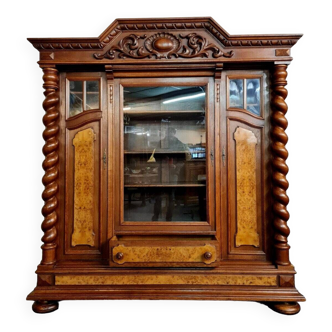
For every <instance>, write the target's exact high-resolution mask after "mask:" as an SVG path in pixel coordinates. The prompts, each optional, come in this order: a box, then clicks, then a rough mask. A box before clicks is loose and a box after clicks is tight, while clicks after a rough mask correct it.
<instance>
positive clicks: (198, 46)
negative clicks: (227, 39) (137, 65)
mask: <svg viewBox="0 0 332 332" xmlns="http://www.w3.org/2000/svg"><path fill="white" fill-rule="evenodd" d="M143 40H144V42H141V41H143ZM209 51H211V52H212V56H213V57H214V58H219V57H222V56H223V57H226V58H231V57H232V56H233V54H234V53H233V51H230V52H222V50H221V49H220V48H218V47H217V46H216V45H215V44H213V43H209V41H208V40H207V39H206V38H204V37H202V36H201V35H199V34H197V33H190V34H188V35H185V34H179V35H178V37H177V36H175V35H173V34H170V33H166V32H160V33H156V34H153V35H151V36H149V37H147V35H145V34H144V35H142V36H139V35H136V34H131V35H129V36H126V37H124V38H123V39H122V40H120V42H119V43H118V45H117V46H112V47H111V48H110V49H109V50H108V51H107V52H106V53H104V54H97V53H95V54H94V57H95V58H96V59H99V60H101V59H111V60H113V59H114V58H115V56H116V53H117V54H118V58H119V59H125V58H132V59H144V58H150V59H151V58H153V57H154V58H155V59H171V58H172V57H174V58H179V57H181V58H196V57H209Z"/></svg>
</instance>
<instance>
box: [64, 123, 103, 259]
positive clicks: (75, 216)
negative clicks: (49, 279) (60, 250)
mask: <svg viewBox="0 0 332 332" xmlns="http://www.w3.org/2000/svg"><path fill="white" fill-rule="evenodd" d="M66 148H67V167H66V223H65V226H66V230H65V233H66V234H65V236H66V240H65V242H66V243H65V245H66V250H65V253H66V254H86V253H89V254H96V253H99V252H100V237H99V228H100V215H99V205H100V195H99V185H100V176H99V175H100V173H99V169H100V158H99V155H100V122H99V121H98V122H93V123H89V124H87V125H85V126H83V127H81V128H78V129H73V130H69V129H67V140H66Z"/></svg>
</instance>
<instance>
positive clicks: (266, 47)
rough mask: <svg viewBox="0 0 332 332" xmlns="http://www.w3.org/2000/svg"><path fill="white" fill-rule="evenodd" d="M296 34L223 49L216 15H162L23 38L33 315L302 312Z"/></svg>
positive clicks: (229, 40)
mask: <svg viewBox="0 0 332 332" xmlns="http://www.w3.org/2000/svg"><path fill="white" fill-rule="evenodd" d="M300 37H301V35H280V36H279V35H255V36H250V35H241V36H231V35H229V34H228V33H227V32H226V31H225V30H224V29H222V28H221V27H220V26H219V25H218V24H217V23H216V22H215V21H214V20H213V19H212V18H172V19H118V20H116V21H114V22H113V23H112V24H111V25H110V26H109V27H108V28H107V29H106V30H105V31H104V32H103V33H102V34H101V35H100V36H99V37H98V38H80V39H79V38H62V39H60V38H58V39H54V38H43V39H40V38H30V39H29V41H30V42H31V43H32V44H33V46H34V47H35V48H36V49H37V50H38V51H39V52H40V61H39V62H38V64H39V65H40V67H41V68H42V70H43V73H44V76H43V80H44V85H43V87H44V89H45V92H44V94H45V101H44V103H43V107H44V110H45V112H46V113H45V115H44V117H43V122H44V124H45V131H44V133H43V137H44V139H45V145H44V148H43V153H44V155H45V161H44V163H43V168H44V170H45V175H44V177H43V184H44V185H45V190H44V192H43V194H42V197H43V200H44V201H45V204H44V207H43V209H42V214H43V216H44V221H43V223H42V230H43V232H44V236H43V238H42V242H43V245H42V260H41V263H40V265H39V266H38V269H37V272H36V273H37V287H36V288H35V289H34V290H33V291H32V292H31V294H29V295H28V300H33V301H34V304H33V310H34V311H35V312H37V313H46V312H51V311H54V310H56V309H57V308H58V301H60V300H74V299H75V300H76V299H195V300H240V301H258V302H261V303H264V304H266V305H268V306H269V307H270V308H272V309H273V310H275V311H277V312H280V313H284V314H295V313H297V312H299V310H300V306H299V304H298V302H299V301H304V300H305V299H304V297H303V296H302V295H301V294H300V293H299V292H298V291H297V290H296V288H295V284H294V275H295V270H294V267H293V265H292V264H291V263H290V260H289V248H290V247H289V245H288V241H287V237H288V234H289V228H288V225H287V221H288V218H289V214H288V212H287V204H288V196H287V194H286V190H287V187H288V182H287V180H286V174H287V172H288V168H287V165H286V159H287V155H288V153H287V150H286V147H285V145H286V143H287V135H286V133H285V130H286V127H287V120H286V118H285V114H286V112H287V104H286V103H285V99H286V96H287V90H286V88H285V86H286V84H287V81H286V77H287V66H288V65H289V64H290V62H291V60H292V58H291V56H290V50H291V47H292V46H293V45H294V44H295V43H296V42H297V41H298V40H299V38H300ZM295 250H296V248H295Z"/></svg>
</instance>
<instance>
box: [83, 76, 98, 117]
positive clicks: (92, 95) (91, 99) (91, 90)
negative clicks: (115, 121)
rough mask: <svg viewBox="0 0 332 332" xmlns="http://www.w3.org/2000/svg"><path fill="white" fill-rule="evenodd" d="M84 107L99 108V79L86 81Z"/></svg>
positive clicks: (89, 108)
mask: <svg viewBox="0 0 332 332" xmlns="http://www.w3.org/2000/svg"><path fill="white" fill-rule="evenodd" d="M85 87H86V92H85V94H86V101H85V104H86V107H85V110H86V111H87V110H95V109H99V81H86V82H85Z"/></svg>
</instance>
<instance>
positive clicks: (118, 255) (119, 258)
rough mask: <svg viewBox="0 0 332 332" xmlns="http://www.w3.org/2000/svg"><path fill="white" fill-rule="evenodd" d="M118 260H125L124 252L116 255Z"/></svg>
mask: <svg viewBox="0 0 332 332" xmlns="http://www.w3.org/2000/svg"><path fill="white" fill-rule="evenodd" d="M115 257H116V259H117V260H119V261H120V260H121V259H122V258H123V253H122V252H118V253H117V254H116V255H115Z"/></svg>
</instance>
